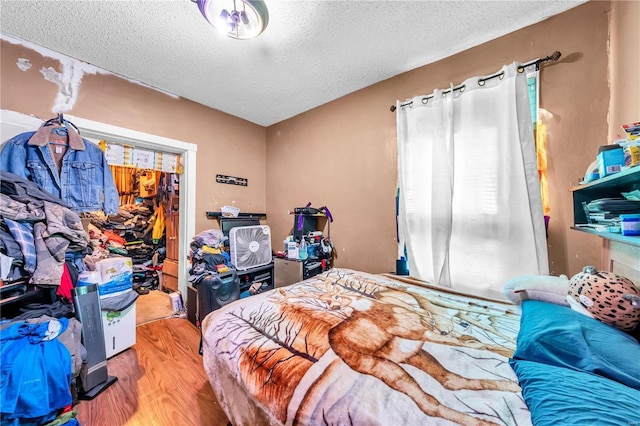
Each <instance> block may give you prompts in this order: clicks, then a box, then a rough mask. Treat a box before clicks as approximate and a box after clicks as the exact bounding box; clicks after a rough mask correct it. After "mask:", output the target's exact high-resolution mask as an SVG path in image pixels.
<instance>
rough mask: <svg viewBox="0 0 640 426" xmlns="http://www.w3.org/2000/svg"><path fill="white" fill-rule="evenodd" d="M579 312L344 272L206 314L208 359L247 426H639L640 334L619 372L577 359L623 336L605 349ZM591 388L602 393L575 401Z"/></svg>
mask: <svg viewBox="0 0 640 426" xmlns="http://www.w3.org/2000/svg"><path fill="white" fill-rule="evenodd" d="M554 309H556V310H557V309H560V311H559V313H558V312H556V311H554ZM573 314H575V315H577V316H580V314H577V313H575V312H573V311H571V309H569V308H567V307H565V306H560V305H556V304H553V303H547V302H540V301H535V300H528V301H526V302H523V303H522V305H514V304H512V303H510V302H507V301H497V300H491V299H484V298H479V297H471V296H468V295H464V294H460V293H457V292H455V291H451V290H448V289H444V288H441V287H437V286H433V285H429V284H427V283H424V282H421V281H419V280H415V279H412V278H410V277H398V276H393V275H386V274H383V275H373V274H367V273H363V272H359V271H354V270H349V269H339V268H334V269H331V270H329V271H327V272H325V273H322V274H320V275H317V276H315V277H313V278H310V279H308V280H305V281H302V282H300V283H296V284H294V285H291V286H288V287H283V288H277V289H274V290H271V291H269V292H266V293H262V294H258V295H255V296H251V297H249V298H246V299H240V300H239V301H236V302H234V303H231V304H229V305H227V306H224V307H222V308H221V309H219V310H216V311H214V312H212V313H211V314H209V315H207V317H206V318H205V319H204V321H203V323H202V334H203V362H204V367H205V371H206V373H207V375H208V377H209V381H210V383H211V385H212V388H213V390H214V392H215V394H216V396H217V398H218V401H219V403H220V404H221V406H222V408H223V409H224V411H225V412H226V414H227V416H228V418H229V420H230V422H231V423H232V424H233V425H236V426H240V425H325V424H326V425H367V426H368V425H454V424H462V425H522V426H524V425H532V424H534V425H536V426H538V425H547V424H548V425H559V424H575V425H589V424H598V425H601V424H611V425H614V424H623V425H634V424H638V425H640V418H639V417H640V390H639V389H640V372H639V371H635V370H639V369H640V362H637V360H640V346H639V345H638V342H637V341H636V340H635V339H633V338H632V337H630V336H629V335H628V334H626V333H622V332H620V333H615V336H616V337H617V338H618V339H617V340H615V341H614V342H613V343H615V344H617V345H620V344H624V345H626V346H618V347H620V348H623V349H624V351H625V352H627V351H628V354H629V356H630V357H627V355H625V356H619V357H618V358H619V359H616V360H615V362H614V364H617V365H616V366H615V367H614V366H612V365H611V364H607V363H604V362H601V363H593V362H582V363H580V362H577V361H578V360H580V359H586V358H588V357H590V356H591V357H592V356H593V352H590V351H595V350H604V349H605V347H606V346H607V345H609V344H610V343H609V342H605V341H604V338H605V337H606V338H610V337H611V336H612V335H613V334H612V333H602V332H601V331H598V332H597V333H596V335H595V336H597V337H596V340H597V341H598V342H599V343H598V345H595V346H597V348H595V349H594V345H593V344H591V342H590V338H589V337H585V336H588V333H587V334H586V335H585V334H584V333H585V332H584V329H583V328H582V327H583V326H584V325H583V324H582V323H581V322H580V318H578V317H577V316H574V315H573ZM553 316H555V317H556V318H559V320H557V321H555V319H554V318H552V317H553ZM569 319H571V321H569ZM584 319H585V320H591V321H592V322H594V323H597V324H599V325H602V326H605V325H604V324H601V323H599V322H598V321H596V320H593V319H591V318H586V317H584ZM521 320H522V326H521ZM545 321H546V322H545ZM572 321H573V322H572ZM567 322H571V324H572V326H571V327H566V326H565V325H564V323H567ZM586 323H588V324H589V325H590V326H591V325H593V324H590V323H589V321H587V322H586ZM553 324H555V325H554V326H555V327H556V329H557V330H556V331H557V332H554V333H551V336H556V337H557V340H553V339H551V338H550V337H549V336H550V334H549V333H547V332H546V330H548V329H549V328H550V327H551V326H552V325H553ZM605 327H607V328H608V329H611V330H615V329H613V328H611V327H608V326H605ZM596 328H597V327H596ZM616 331H617V330H616ZM580 334H582V335H583V337H584V338H585V339H586V340H587V343H584V342H583V343H582V345H583V346H582V347H581V349H580V351H581V352H579V353H578V354H577V355H576V353H575V351H572V350H570V349H569V350H567V348H569V346H567V345H568V344H575V341H574V340H576V339H577V337H576V336H578V335H580ZM566 339H568V340H567V341H566V342H565V341H564V340H566ZM572 339H574V340H572ZM576 341H577V340H576ZM569 342H570V343H569ZM558 347H559V348H562V350H561V351H560V352H561V353H560V354H557V353H555V352H554V351H556V349H557V348H558ZM541 348H544V350H543V349H541ZM608 350H609V352H611V347H609V348H608ZM563 351H564V352H563ZM634 351H635V352H634ZM614 352H616V353H618V354H620V353H622V351H617V350H616V351H614ZM572 354H573V357H572V356H571V355H572ZM563 356H564V357H565V358H564V359H563ZM633 356H635V358H633ZM604 364H606V368H605V367H603V365H604ZM629 364H636V365H635V366H632V367H629ZM622 366H624V368H623V367H622ZM634 368H635V370H634ZM550 382H551V383H552V384H553V386H550V385H549V383H550ZM585 384H587V385H588V386H594V387H595V388H594V389H596V392H592V394H589V395H587V397H585V399H578V400H576V394H577V395H580V393H581V392H584V387H585ZM520 386H522V389H521V387H520ZM605 390H608V392H607V391H605ZM612 391H613V392H614V393H615V395H613V394H612ZM570 392H573V394H571V393H570ZM587 393H588V392H587ZM568 395H569V396H570V397H568ZM562 400H564V401H566V402H565V403H562V402H561V401H562ZM613 402H615V407H612V405H613ZM585 404H586V405H585ZM558 410H560V411H558ZM562 410H564V411H562ZM567 410H568V411H567ZM599 410H605V411H599ZM605 412H606V413H607V415H606V416H604V415H603V413H605ZM612 412H615V413H614V414H612ZM565 413H570V415H571V416H570V417H566V416H565ZM594 416H597V419H598V421H594V418H595V417H594ZM623 418H624V419H625V422H624V423H613V422H611V423H607V421H614V420H615V421H621V419H623ZM574 420H575V421H574ZM633 422H637V423H633Z"/></svg>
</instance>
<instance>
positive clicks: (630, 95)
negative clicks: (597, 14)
mask: <svg viewBox="0 0 640 426" xmlns="http://www.w3.org/2000/svg"><path fill="white" fill-rule="evenodd" d="M612 6H613V7H612V13H611V29H610V32H611V47H610V55H611V57H610V59H609V65H610V71H609V74H610V79H611V106H610V108H611V110H610V111H609V126H610V129H609V140H610V141H614V140H615V139H616V137H617V134H619V133H621V132H622V130H621V129H620V125H622V124H624V123H631V122H636V121H640V55H638V53H637V51H638V41H640V32H638V22H640V1H617V2H614V3H613V4H612Z"/></svg>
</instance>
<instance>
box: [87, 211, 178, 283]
mask: <svg viewBox="0 0 640 426" xmlns="http://www.w3.org/2000/svg"><path fill="white" fill-rule="evenodd" d="M83 217H84V218H85V219H88V220H89V224H88V226H87V229H88V230H89V238H90V243H91V246H92V247H93V254H92V255H91V256H87V257H85V263H86V264H92V263H93V264H95V262H97V261H98V260H101V259H105V258H108V257H114V256H126V257H129V258H131V260H132V261H133V269H134V272H133V288H134V289H135V290H136V291H137V292H138V293H140V294H146V293H148V292H149V290H150V289H156V288H158V285H159V278H158V270H160V269H161V266H159V265H161V264H162V261H163V260H164V258H165V253H166V249H165V247H164V244H163V243H164V238H163V237H164V209H163V206H162V205H161V206H158V207H154V205H153V202H152V200H146V199H144V200H142V203H140V204H126V205H123V206H120V208H119V209H118V213H117V214H116V215H109V216H106V215H104V214H103V213H102V212H94V213H83Z"/></svg>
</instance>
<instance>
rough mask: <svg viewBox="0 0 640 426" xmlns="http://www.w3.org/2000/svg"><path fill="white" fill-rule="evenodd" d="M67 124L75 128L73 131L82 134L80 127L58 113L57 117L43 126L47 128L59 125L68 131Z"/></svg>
mask: <svg viewBox="0 0 640 426" xmlns="http://www.w3.org/2000/svg"><path fill="white" fill-rule="evenodd" d="M67 124H70V125H71V127H73V129H74V130H75V131H76V132H77V133H78V134H80V129H78V127H77V126H76V125H75V124H73V123H72V122H71V121H69V120H67V119H66V118H64V115H63V114H62V113H61V112H60V113H58V116H57V117H54V118H50V119H48V120H47V121H45V122H44V124H43V125H42V126H43V127H45V126H52V125H58V126H61V128H64V129H66V128H67Z"/></svg>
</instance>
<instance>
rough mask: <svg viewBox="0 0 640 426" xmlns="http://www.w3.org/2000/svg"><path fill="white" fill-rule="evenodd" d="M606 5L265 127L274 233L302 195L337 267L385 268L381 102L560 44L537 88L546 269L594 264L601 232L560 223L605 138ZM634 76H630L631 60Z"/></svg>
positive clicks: (386, 123)
mask: <svg viewBox="0 0 640 426" xmlns="http://www.w3.org/2000/svg"><path fill="white" fill-rule="evenodd" d="M624 7H625V8H628V9H636V8H637V6H636V5H634V6H629V5H624ZM610 8H611V4H610V3H609V2H590V3H586V4H584V5H581V6H578V7H577V8H575V9H572V10H570V11H567V12H565V13H563V14H561V15H558V16H555V17H552V18H550V19H548V20H546V21H544V22H541V23H538V24H536V25H533V26H530V27H527V28H524V29H522V30H520V31H517V32H515V33H512V34H509V35H506V36H504V37H501V38H499V39H496V40H493V41H490V42H488V43H485V44H482V45H480V46H477V47H475V48H472V49H469V50H467V51H464V52H460V53H458V54H456V55H454V56H451V57H449V58H446V59H444V60H441V61H439V62H436V63H433V64H430V65H427V66H424V67H421V68H418V69H415V70H412V71H410V72H407V73H405V74H402V75H399V76H396V77H394V78H391V79H389V80H386V81H384V82H381V83H379V84H376V85H374V86H370V87H367V88H365V89H363V90H360V91H358V92H356V93H353V94H351V95H349V96H346V97H343V98H341V99H338V100H336V101H334V102H331V103H328V104H326V105H324V106H321V107H319V108H316V109H314V110H312V111H309V112H307V113H304V114H301V115H299V116H297V117H295V118H292V119H290V120H287V121H284V122H282V123H279V124H277V125H274V126H271V127H269V128H268V129H267V160H268V163H267V188H268V191H267V212H268V214H269V225H270V226H271V228H272V233H273V234H274V235H276V236H278V235H281V236H284V235H286V234H287V232H288V231H289V229H290V228H291V226H292V222H293V221H292V219H291V217H288V215H287V214H286V211H287V210H289V209H291V208H292V207H295V206H300V205H304V204H306V203H307V202H308V201H311V202H312V203H313V205H314V206H322V205H327V206H329V208H330V209H331V212H332V213H333V215H334V217H335V222H334V223H333V224H332V227H331V236H332V237H333V240H334V242H335V245H336V248H337V255H338V257H337V260H336V265H338V266H342V267H350V268H355V269H361V270H365V271H369V272H374V273H377V272H386V271H392V270H394V268H395V263H394V262H395V259H396V252H397V249H396V239H395V238H396V231H395V207H394V200H395V188H396V178H397V172H396V126H395V114H393V113H391V112H390V111H389V106H390V105H392V104H394V103H395V101H396V99H402V100H404V99H406V98H409V97H412V96H415V95H419V94H428V93H430V92H432V91H433V90H434V89H435V88H445V87H448V86H449V84H450V83H451V82H452V83H454V84H458V83H460V82H462V81H463V80H465V79H466V78H468V77H472V76H475V75H483V74H489V73H492V72H495V71H496V70H498V69H499V68H500V67H501V66H502V65H503V64H506V63H510V62H512V61H521V62H526V61H528V60H531V59H534V58H538V57H544V56H547V55H549V54H551V53H552V52H553V51H555V50H558V51H560V52H561V53H562V58H561V60H560V61H559V62H558V63H555V64H549V65H546V66H543V69H542V74H541V79H542V80H541V94H540V101H541V106H542V107H543V108H545V109H546V110H548V111H549V112H551V113H552V114H553V118H552V119H551V120H550V121H549V122H548V125H549V126H548V162H549V182H550V186H551V200H550V202H551V222H550V228H549V239H548V246H549V259H550V270H551V273H552V274H556V275H557V274H561V273H565V274H574V273H576V272H578V271H579V270H580V269H581V268H582V266H584V265H586V264H596V265H598V266H599V264H600V254H601V240H600V239H599V238H598V237H595V236H592V235H587V234H583V233H579V232H578V231H573V230H570V229H569V225H570V224H571V223H572V218H573V213H572V201H571V195H570V193H569V188H570V187H571V186H573V185H576V184H577V183H578V181H579V179H580V178H581V177H582V176H584V172H585V170H586V168H587V165H588V164H589V163H590V162H591V161H593V159H595V155H596V154H597V149H598V146H600V145H605V144H607V143H608V141H607V135H608V131H609V129H608V125H607V115H608V110H609V86H608V82H607V61H608V53H607V50H608V31H607V29H608V19H609V18H608V16H609V13H610ZM621 20H622V19H621ZM619 29H620V32H621V33H622V34H621V36H620V38H630V36H631V35H633V31H635V29H634V28H633V26H632V23H631V18H628V22H626V23H625V26H624V28H622V27H620V28H619ZM635 34H636V38H635V39H634V40H637V33H635ZM629 43H632V42H629ZM627 51H633V47H632V46H631V47H630V48H629V49H628V50H627ZM621 60H622V59H621ZM634 73H635V76H636V78H637V67H636V69H635V71H634ZM636 87H637V86H636ZM300 96H304V94H303V93H302V94H300ZM636 102H637V100H636ZM624 108H627V107H626V106H625V107H624ZM636 110H637V109H636ZM636 118H638V117H636ZM479 160H481V159H479ZM274 240H278V239H277V238H276V237H274Z"/></svg>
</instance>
